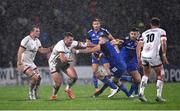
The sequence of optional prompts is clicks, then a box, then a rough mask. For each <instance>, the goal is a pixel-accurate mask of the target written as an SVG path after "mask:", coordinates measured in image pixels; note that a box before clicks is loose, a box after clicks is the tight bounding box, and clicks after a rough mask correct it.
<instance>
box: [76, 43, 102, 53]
mask: <svg viewBox="0 0 180 111" xmlns="http://www.w3.org/2000/svg"><path fill="white" fill-rule="evenodd" d="M100 50H101V47H100V45H96V46H95V47H93V48H86V49H79V50H74V51H73V52H74V53H76V54H78V53H94V52H97V51H100Z"/></svg>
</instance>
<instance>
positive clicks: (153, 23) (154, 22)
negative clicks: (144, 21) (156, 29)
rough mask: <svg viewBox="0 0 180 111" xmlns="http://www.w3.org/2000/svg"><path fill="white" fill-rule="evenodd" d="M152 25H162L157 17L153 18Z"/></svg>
mask: <svg viewBox="0 0 180 111" xmlns="http://www.w3.org/2000/svg"><path fill="white" fill-rule="evenodd" d="M151 24H152V25H153V26H159V25H160V19H159V18H157V17H153V18H152V19H151Z"/></svg>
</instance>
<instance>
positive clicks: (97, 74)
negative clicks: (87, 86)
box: [95, 70, 105, 80]
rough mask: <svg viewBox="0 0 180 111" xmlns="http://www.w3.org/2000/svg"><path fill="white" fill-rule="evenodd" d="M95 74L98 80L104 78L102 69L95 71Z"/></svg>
mask: <svg viewBox="0 0 180 111" xmlns="http://www.w3.org/2000/svg"><path fill="white" fill-rule="evenodd" d="M95 76H96V77H97V78H98V79H100V80H102V79H104V77H105V74H104V73H103V71H101V70H100V71H96V72H95Z"/></svg>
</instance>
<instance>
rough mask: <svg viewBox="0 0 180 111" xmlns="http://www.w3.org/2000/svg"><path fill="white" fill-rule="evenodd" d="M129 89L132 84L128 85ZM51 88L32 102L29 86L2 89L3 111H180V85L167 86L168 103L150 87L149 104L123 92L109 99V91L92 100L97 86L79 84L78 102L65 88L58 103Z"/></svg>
mask: <svg viewBox="0 0 180 111" xmlns="http://www.w3.org/2000/svg"><path fill="white" fill-rule="evenodd" d="M127 86H128V87H129V85H127ZM51 89H52V88H51V86H41V87H40V89H39V95H40V97H41V99H39V100H34V101H30V100H28V99H27V92H28V87H27V86H6V87H0V109H6V110H11V109H13V110H19V109H22V110H33V109H36V110H37V109H41V110H58V109H65V110H78V109H80V110H138V109H142V110H156V109H159V110H178V109H180V96H179V94H180V83H165V85H164V89H163V90H164V91H163V96H164V97H165V98H166V99H167V102H165V103H157V102H156V101H155V97H156V87H155V83H153V84H149V85H148V86H147V87H146V90H145V95H146V97H147V99H148V102H147V103H142V102H140V101H139V100H138V99H137V98H136V99H129V98H127V97H126V96H125V94H124V93H122V91H120V92H119V93H118V94H116V95H115V96H114V97H113V98H111V99H108V98H107V96H108V94H109V90H106V91H105V92H104V93H103V94H102V95H100V96H99V97H98V98H92V97H91V96H92V94H93V92H94V88H93V86H90V85H75V86H74V87H73V91H74V93H75V96H76V99H74V100H69V99H68V97H67V96H66V94H65V92H64V86H63V87H61V89H60V90H59V92H58V100H56V101H51V100H50V99H49V98H50V95H51Z"/></svg>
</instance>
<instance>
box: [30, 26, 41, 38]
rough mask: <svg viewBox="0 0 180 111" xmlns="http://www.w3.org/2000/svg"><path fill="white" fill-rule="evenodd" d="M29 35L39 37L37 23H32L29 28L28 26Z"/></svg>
mask: <svg viewBox="0 0 180 111" xmlns="http://www.w3.org/2000/svg"><path fill="white" fill-rule="evenodd" d="M30 35H31V36H32V37H35V38H36V37H39V35H40V27H39V25H32V26H31V28H30Z"/></svg>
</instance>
